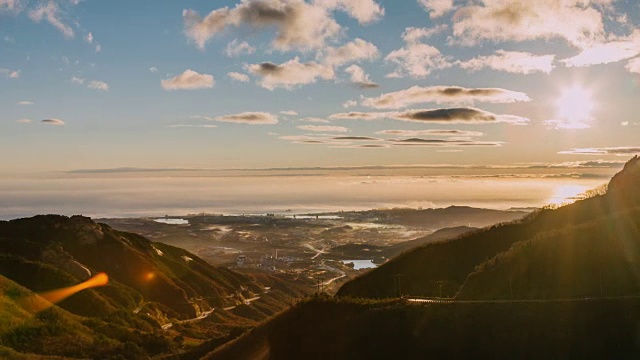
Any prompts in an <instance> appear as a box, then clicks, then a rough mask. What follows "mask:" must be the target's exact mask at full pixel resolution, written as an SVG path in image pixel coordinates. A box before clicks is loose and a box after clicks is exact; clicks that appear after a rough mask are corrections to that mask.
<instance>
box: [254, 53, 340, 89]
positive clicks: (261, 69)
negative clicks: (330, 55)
mask: <svg viewBox="0 0 640 360" xmlns="http://www.w3.org/2000/svg"><path fill="white" fill-rule="evenodd" d="M246 69H247V70H248V71H249V72H251V73H252V74H254V75H258V76H261V77H262V80H260V82H259V84H260V86H262V87H263V88H265V89H269V90H274V89H276V88H284V89H287V90H291V89H293V88H294V87H296V86H299V85H305V84H311V83H315V82H316V81H317V79H318V78H321V79H324V80H330V79H333V78H334V77H335V74H334V72H333V68H331V67H328V66H325V65H321V64H318V63H316V62H308V63H301V62H300V59H299V58H298V57H296V58H294V59H292V60H289V61H287V62H285V63H282V64H280V65H278V64H273V63H261V64H250V65H246Z"/></svg>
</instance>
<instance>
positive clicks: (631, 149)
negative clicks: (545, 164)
mask: <svg viewBox="0 0 640 360" xmlns="http://www.w3.org/2000/svg"><path fill="white" fill-rule="evenodd" d="M558 154H569V155H618V156H629V155H633V154H640V146H618V147H601V148H573V149H571V150H565V151H560V152H559V153H558Z"/></svg>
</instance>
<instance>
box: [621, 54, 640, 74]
mask: <svg viewBox="0 0 640 360" xmlns="http://www.w3.org/2000/svg"><path fill="white" fill-rule="evenodd" d="M624 68H625V69H627V70H628V71H629V72H632V73H636V74H640V57H637V58H635V59H631V60H629V62H628V63H627V65H625V67H624Z"/></svg>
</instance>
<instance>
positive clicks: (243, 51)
mask: <svg viewBox="0 0 640 360" xmlns="http://www.w3.org/2000/svg"><path fill="white" fill-rule="evenodd" d="M224 52H225V54H227V56H229V57H234V56H240V55H248V54H253V53H254V52H256V48H255V47H253V46H251V45H249V43H248V42H246V41H243V42H239V41H238V39H233V40H232V41H231V42H230V43H228V44H227V48H226V49H225V51H224Z"/></svg>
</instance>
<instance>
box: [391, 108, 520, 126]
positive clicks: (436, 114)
mask: <svg viewBox="0 0 640 360" xmlns="http://www.w3.org/2000/svg"><path fill="white" fill-rule="evenodd" d="M391 118H393V119H396V120H402V121H414V122H426V123H440V124H490V123H508V124H514V125H524V124H527V123H528V122H529V119H527V118H523V117H520V116H515V115H497V114H494V113H490V112H488V111H484V110H480V109H476V108H470V107H462V108H448V109H427V110H408V111H403V112H398V113H393V114H392V115H391Z"/></svg>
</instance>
